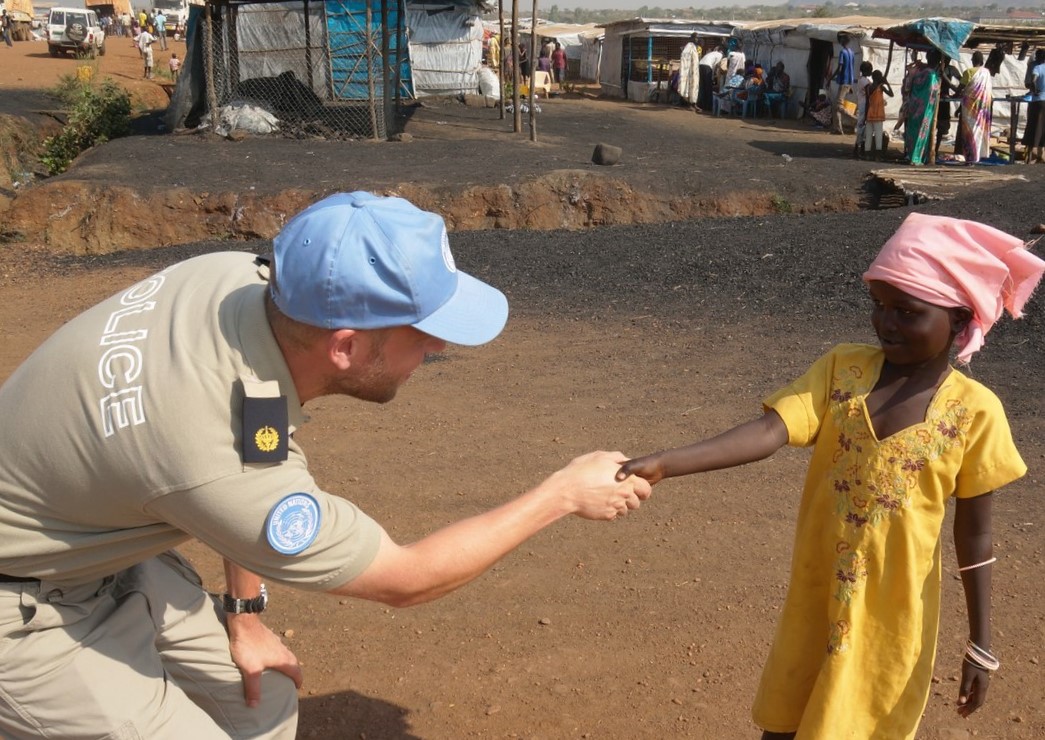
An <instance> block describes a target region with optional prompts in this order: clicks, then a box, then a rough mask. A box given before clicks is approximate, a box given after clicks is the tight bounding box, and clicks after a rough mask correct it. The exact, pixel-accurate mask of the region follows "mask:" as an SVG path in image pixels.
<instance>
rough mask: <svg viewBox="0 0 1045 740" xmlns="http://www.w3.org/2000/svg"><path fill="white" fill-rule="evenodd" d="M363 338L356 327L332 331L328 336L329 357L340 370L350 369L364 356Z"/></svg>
mask: <svg viewBox="0 0 1045 740" xmlns="http://www.w3.org/2000/svg"><path fill="white" fill-rule="evenodd" d="M361 340H362V337H361V336H360V334H359V332H358V331H356V330H355V329H337V330H336V331H333V332H331V333H330V335H329V336H328V337H327V347H326V349H327V359H328V360H330V362H331V364H332V365H334V367H336V368H337V369H338V370H342V371H343V370H348V368H350V367H351V366H352V365H354V364H357V363H358V362H359V361H360V359H361V357H362V355H361V354H360V351H361V346H362V344H363V342H362V341H361Z"/></svg>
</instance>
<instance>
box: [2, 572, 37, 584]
mask: <svg viewBox="0 0 1045 740" xmlns="http://www.w3.org/2000/svg"><path fill="white" fill-rule="evenodd" d="M39 580H40V579H39V578H26V577H25V576H8V575H4V574H3V573H0V583H35V582H37V581H39Z"/></svg>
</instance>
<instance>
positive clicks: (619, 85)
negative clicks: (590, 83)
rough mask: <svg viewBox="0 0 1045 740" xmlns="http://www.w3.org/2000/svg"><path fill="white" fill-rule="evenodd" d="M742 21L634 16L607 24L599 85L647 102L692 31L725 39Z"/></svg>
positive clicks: (606, 90) (604, 90) (615, 94)
mask: <svg viewBox="0 0 1045 740" xmlns="http://www.w3.org/2000/svg"><path fill="white" fill-rule="evenodd" d="M741 25H742V24H740V23H734V22H732V21H695V20H681V19H678V18H667V19H659V18H632V19H629V20H624V21H615V22H613V23H607V24H606V25H605V27H604V28H605V34H606V35H605V40H604V41H603V45H602V63H601V65H600V67H599V85H600V87H601V90H602V93H603V94H604V95H609V96H612V97H618V98H627V99H629V100H636V101H640V102H646V101H648V100H649V99H650V96H651V95H652V94H653V92H654V91H655V90H657V88H658V86H659V83H662V82H663V81H662V80H661V77H662V76H665V75H664V72H666V71H667V70H666V69H660V68H659V67H660V66H662V65H664V64H665V63H669V64H670V62H676V63H677V62H678V59H679V56H680V52H681V50H682V47H683V46H684V45H685V43H686V40H687V39H688V38H689V36H690V35H691V34H693V33H695V34H697V36H698V37H699V38H702V39H708V40H709V41H711V40H716V41H717V40H724V39H725V38H726V37H728V36H730V35H731V34H732V33H733V31H734V29H736V28H739V27H740V26H741Z"/></svg>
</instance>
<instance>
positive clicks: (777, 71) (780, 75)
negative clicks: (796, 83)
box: [765, 62, 791, 114]
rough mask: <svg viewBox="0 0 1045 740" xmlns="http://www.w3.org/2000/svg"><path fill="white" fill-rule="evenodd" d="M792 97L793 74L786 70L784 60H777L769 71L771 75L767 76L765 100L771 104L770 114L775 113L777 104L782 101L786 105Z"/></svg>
mask: <svg viewBox="0 0 1045 740" xmlns="http://www.w3.org/2000/svg"><path fill="white" fill-rule="evenodd" d="M790 97H791V75H789V74H788V73H787V72H785V71H784V63H783V62H777V63H776V64H775V65H773V69H771V70H770V71H769V76H768V77H767V78H766V92H765V101H766V103H767V104H768V105H769V112H770V114H772V113H773V107H774V106H775V105H779V104H780V103H784V104H785V105H786V104H787V100H788V98H790Z"/></svg>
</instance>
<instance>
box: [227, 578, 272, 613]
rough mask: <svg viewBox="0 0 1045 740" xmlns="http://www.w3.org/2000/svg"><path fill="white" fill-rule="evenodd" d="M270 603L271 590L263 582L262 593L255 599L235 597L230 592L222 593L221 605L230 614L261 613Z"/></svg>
mask: <svg viewBox="0 0 1045 740" xmlns="http://www.w3.org/2000/svg"><path fill="white" fill-rule="evenodd" d="M268 603H269V592H268V589H266V588H265V584H264V583H263V584H261V593H260V594H258V595H257V596H255V597H254V598H253V599H235V598H233V597H232V596H230V595H229V594H222V597H221V605H222V606H223V607H224V608H225V611H227V612H228V613H229V614H261V613H262V612H263V611H265V607H266V606H268Z"/></svg>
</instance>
